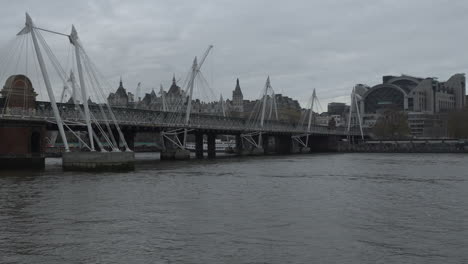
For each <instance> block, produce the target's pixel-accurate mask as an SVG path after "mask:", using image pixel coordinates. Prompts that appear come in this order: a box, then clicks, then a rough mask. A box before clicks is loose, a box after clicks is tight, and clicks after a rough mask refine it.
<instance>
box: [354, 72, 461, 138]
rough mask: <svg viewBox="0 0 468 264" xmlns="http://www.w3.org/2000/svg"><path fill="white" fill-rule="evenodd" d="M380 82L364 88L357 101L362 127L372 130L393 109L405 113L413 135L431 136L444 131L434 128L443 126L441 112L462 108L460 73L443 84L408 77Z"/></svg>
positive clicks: (431, 79)
mask: <svg viewBox="0 0 468 264" xmlns="http://www.w3.org/2000/svg"><path fill="white" fill-rule="evenodd" d="M382 80H383V81H382V84H379V85H376V86H373V87H372V88H370V89H367V91H365V92H364V93H363V94H362V95H361V98H360V100H359V102H358V106H359V109H360V113H361V114H362V121H363V125H364V126H365V127H373V125H374V124H375V122H376V121H377V120H378V118H379V116H380V115H381V114H382V112H383V111H385V110H387V109H393V110H396V111H404V112H406V113H407V114H408V123H409V126H410V129H411V134H412V135H413V136H416V137H427V136H434V133H433V131H445V130H444V129H443V128H441V127H437V128H434V126H441V125H442V124H443V123H444V122H442V121H443V120H441V118H443V116H445V115H444V113H447V112H450V111H454V110H456V109H461V108H464V107H465V105H466V96H465V95H466V91H465V75H464V74H455V75H453V76H452V77H450V79H449V80H447V81H445V82H440V81H438V80H437V79H436V78H418V77H413V76H409V75H401V76H383V78H382ZM439 136H444V135H442V134H440V135H439Z"/></svg>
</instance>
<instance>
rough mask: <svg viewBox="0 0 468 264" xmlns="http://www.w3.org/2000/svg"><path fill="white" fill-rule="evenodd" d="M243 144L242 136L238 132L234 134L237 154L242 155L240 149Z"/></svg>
mask: <svg viewBox="0 0 468 264" xmlns="http://www.w3.org/2000/svg"><path fill="white" fill-rule="evenodd" d="M243 148H244V146H243V144H242V137H241V135H240V134H237V135H236V153H237V155H242V150H243Z"/></svg>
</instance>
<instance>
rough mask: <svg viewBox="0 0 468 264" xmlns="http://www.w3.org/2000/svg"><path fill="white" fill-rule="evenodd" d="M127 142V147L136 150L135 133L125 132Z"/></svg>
mask: <svg viewBox="0 0 468 264" xmlns="http://www.w3.org/2000/svg"><path fill="white" fill-rule="evenodd" d="M123 135H124V138H125V141H126V142H127V146H128V148H129V149H131V150H134V149H135V135H136V133H135V132H133V131H124V132H123Z"/></svg>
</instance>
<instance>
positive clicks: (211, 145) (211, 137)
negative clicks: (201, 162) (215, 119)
mask: <svg viewBox="0 0 468 264" xmlns="http://www.w3.org/2000/svg"><path fill="white" fill-rule="evenodd" d="M207 143H208V158H209V159H214V158H216V135H215V134H212V133H210V134H207Z"/></svg>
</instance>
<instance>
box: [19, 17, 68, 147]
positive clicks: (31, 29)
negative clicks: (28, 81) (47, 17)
mask: <svg viewBox="0 0 468 264" xmlns="http://www.w3.org/2000/svg"><path fill="white" fill-rule="evenodd" d="M26 33H31V37H32V40H33V44H34V50H35V51H36V55H37V60H38V62H39V67H40V68H41V72H42V77H43V78H44V83H45V86H46V88H47V94H48V95H49V99H50V104H51V106H52V110H53V112H54V116H55V120H56V122H57V126H58V129H59V132H60V136H61V137H62V140H63V145H64V147H65V151H66V152H69V151H70V148H69V147H68V141H67V137H66V136H65V130H64V129H63V122H62V118H61V117H60V113H59V110H58V107H57V103H56V101H55V96H54V92H53V91H52V85H51V84H50V79H49V74H48V73H47V68H46V66H45V64H44V58H43V57H42V53H41V49H40V47H39V44H38V43H37V38H36V32H35V27H34V23H33V21H32V19H31V17H30V16H29V14H28V13H26V26H25V28H24V29H23V30H21V32H20V33H18V34H26Z"/></svg>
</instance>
